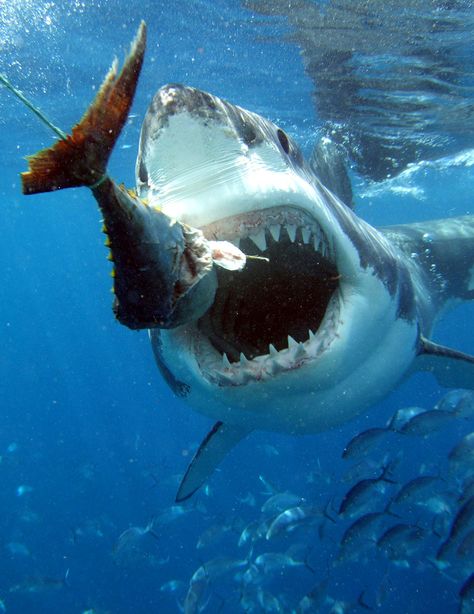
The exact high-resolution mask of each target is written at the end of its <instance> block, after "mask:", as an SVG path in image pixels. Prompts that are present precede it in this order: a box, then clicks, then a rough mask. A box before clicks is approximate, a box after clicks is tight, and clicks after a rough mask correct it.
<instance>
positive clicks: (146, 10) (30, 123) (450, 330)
mask: <svg viewBox="0 0 474 614" xmlns="http://www.w3.org/2000/svg"><path fill="white" fill-rule="evenodd" d="M380 4H381V3H379V2H375V1H374V2H365V1H364V2H358V1H357V2H352V3H349V2H344V1H343V0H339V1H338V2H331V0H328V1H325V2H322V1H321V2H311V1H309V0H298V1H296V2H289V1H285V2H283V1H280V0H276V1H275V2H259V1H252V2H250V1H245V2H238V1H237V0H235V1H233V0H213V1H211V0H206V1H205V0H191V1H189V0H188V1H185V0H178V1H176V2H163V1H161V0H158V1H156V2H154V1H152V0H144V1H136V2H134V1H133V0H131V1H129V2H124V1H123V0H114V1H112V0H91V1H90V2H89V1H84V2H81V1H79V0H71V1H69V2H44V1H42V0H39V1H33V0H10V1H8V2H7V1H3V0H0V73H2V74H4V75H5V76H6V77H7V78H8V80H9V81H10V82H11V83H12V84H14V85H15V86H16V87H17V88H19V89H20V90H21V91H22V92H23V93H24V94H25V95H26V96H27V97H28V99H30V100H31V101H32V102H33V103H34V104H35V105H37V106H38V107H39V108H41V110H42V111H43V112H44V113H45V114H46V115H47V116H48V117H49V118H50V119H51V121H52V122H53V123H54V124H56V125H57V126H59V127H60V128H61V129H63V130H65V131H69V130H70V128H71V126H73V125H74V124H75V123H76V122H77V121H78V119H79V118H80V117H81V115H82V114H83V112H84V111H85V110H86V108H87V106H88V105H89V103H90V102H91V100H92V99H93V97H94V95H95V93H96V92H97V89H98V88H99V86H100V84H101V82H102V79H103V77H104V75H105V74H106V72H107V70H108V68H109V67H110V65H111V63H112V61H113V58H114V57H118V58H119V60H120V62H122V60H123V58H124V57H125V55H126V53H127V52H128V50H129V45H130V41H131V40H132V39H133V37H134V35H135V32H136V30H137V27H138V25H139V23H140V21H141V20H142V19H144V20H146V22H147V26H148V35H147V36H148V42H147V51H146V55H145V61H144V66H143V71H142V74H141V77H140V81H139V84H138V89H137V94H136V97H135V100H134V104H133V108H132V110H131V114H130V116H129V120H128V122H127V124H126V126H125V129H124V131H123V133H122V135H121V137H120V140H119V142H118V145H117V146H116V147H115V149H114V152H113V155H112V158H111V161H110V164H109V167H108V168H109V172H110V175H111V176H112V177H113V178H114V179H115V180H116V181H117V182H123V183H124V184H125V185H126V186H129V187H132V186H133V185H134V182H135V159H136V156H137V149H138V140H139V133H140V127H141V122H142V119H143V117H144V115H145V112H146V109H147V107H148V104H149V103H150V101H151V99H152V97H153V95H154V94H155V92H156V90H157V89H158V88H159V87H161V86H162V85H164V84H166V83H175V82H178V83H184V84H186V85H191V86H194V87H197V88H200V89H203V90H206V91H209V92H212V93H213V94H215V95H217V96H220V97H222V98H224V99H227V100H229V101H230V102H232V103H234V104H238V105H240V106H242V107H245V108H246V109H249V110H251V111H254V112H256V113H258V114H260V115H262V116H263V117H266V118H268V119H270V120H272V121H273V122H275V123H276V124H277V125H279V126H280V127H281V128H283V129H284V130H285V131H286V132H287V133H288V134H290V135H292V136H293V137H294V139H295V140H296V141H297V142H298V143H299V145H300V146H301V148H302V150H303V151H304V153H305V154H306V155H307V156H309V155H310V154H311V152H312V148H313V147H314V145H315V143H316V142H317V141H318V140H319V139H320V138H321V137H322V136H325V135H328V134H331V135H332V136H333V137H334V138H335V140H337V141H338V142H339V143H340V144H341V146H343V147H344V148H345V151H346V152H347V160H348V164H349V166H350V173H351V179H352V187H353V193H354V204H355V211H356V213H357V215H359V216H360V217H362V218H363V219H365V220H366V221H368V222H369V223H370V224H373V225H375V226H387V225H390V224H402V223H408V222H414V221H421V220H429V219H435V218H446V217H452V216H458V215H467V214H471V215H472V214H474V209H473V202H474V201H473V194H474V78H473V74H472V57H474V55H473V54H474V49H473V47H474V44H473V41H472V31H473V25H474V4H472V3H471V2H435V1H433V2H430V3H426V2H425V3H422V2H416V1H415V0H410V1H407V2H397V3H396V2H390V1H388V2H386V3H383V10H382V9H381V7H380ZM425 4H426V5H429V6H428V8H427V9H426V14H423V10H422V8H420V7H423V6H424V5H425ZM401 5H403V6H405V8H406V11H407V15H409V16H410V19H408V18H407V19H402V15H401V12H403V11H401V9H400V6H401ZM364 11H365V13H364V15H365V17H364V20H363V21H361V20H360V15H361V12H364ZM377 11H382V13H380V14H379V13H378V12H377ZM433 15H435V16H436V19H435V18H434V17H433ZM356 17H357V19H356ZM369 17H370V19H369ZM417 19H419V23H418V22H417ZM430 19H435V21H434V22H431V21H430ZM432 23H435V25H436V28H434V27H431V26H430V27H426V24H432ZM341 24H343V26H344V27H343V30H344V34H341V31H339V30H338V25H339V26H340V25H341ZM361 24H362V25H361ZM330 30H331V31H332V32H333V34H332V35H329V34H328V32H329V31H330ZM395 32H396V33H397V35H395ZM323 33H324V34H323ZM348 41H350V44H349V43H348ZM401 41H405V42H404V43H403V45H402V43H401ZM405 43H406V45H405ZM349 48H350V49H349ZM358 49H360V53H358ZM397 53H399V54H400V55H399V56H397ZM328 58H333V59H334V64H330V63H328V61H327V59H328ZM376 61H377V62H378V64H377V65H376V63H375V62H376ZM402 65H403V66H405V67H407V66H408V68H407V71H406V73H405V72H400V70H399V69H400V66H402ZM341 66H343V67H344V70H343V71H342V72H343V78H342V77H341V74H342V72H338V67H341ZM364 67H365V68H364ZM365 69H367V70H365ZM381 75H383V78H382V77H381ZM414 75H415V76H414ZM330 77H334V81H333V80H332V79H331V78H330ZM339 77H341V79H339ZM415 77H416V78H415ZM412 78H413V81H410V79H412ZM397 80H398V81H397ZM394 83H395V85H394ZM402 83H404V84H408V85H407V87H406V88H405V90H404V88H403V87H402V85H401V84H402ZM410 87H411V89H410ZM355 90H357V92H358V94H357V96H356V95H355V93H354V92H355ZM369 90H370V91H369ZM402 90H404V96H405V97H403V96H402V95H401V91H402ZM407 90H409V94H407ZM349 92H350V96H351V97H350V100H349ZM346 96H347V97H346ZM364 96H365V98H364ZM407 96H408V97H407ZM344 101H347V104H343V102H344ZM369 102H370V104H369ZM0 111H1V112H0V145H1V149H0V157H1V172H0V195H1V203H2V204H1V208H0V237H1V241H0V347H1V351H0V410H1V411H0V612H2V611H5V612H8V613H9V614H17V613H18V614H24V613H48V614H54V613H61V614H64V613H68V614H69V613H71V614H74V613H78V614H80V613H82V614H85V613H86V612H87V613H89V614H92V613H95V614H99V613H106V612H108V613H111V614H126V613H134V614H135V613H137V614H138V613H140V614H141V613H150V612H157V613H168V612H169V613H173V612H185V613H186V614H191V613H193V612H209V613H214V612H222V613H224V614H227V613H238V612H248V613H254V612H255V613H260V612H262V613H267V612H276V613H285V614H286V613H288V614H291V613H295V614H296V613H301V614H303V613H304V612H323V613H326V612H327V613H329V612H333V613H347V612H364V611H375V612H383V613H388V614H391V613H393V614H398V613H407V614H411V613H413V614H415V613H417V614H420V613H424V612H427V613H428V612H429V613H430V614H447V613H451V612H453V613H456V612H463V613H464V614H466V613H468V612H474V576H473V574H474V393H473V392H469V391H463V390H456V391H453V390H451V391H448V390H447V389H443V388H441V387H440V386H439V385H438V384H437V383H436V381H435V379H434V378H433V377H432V376H431V375H429V374H427V373H418V374H415V375H414V376H412V377H411V378H408V379H406V380H404V381H403V382H402V383H401V384H400V385H399V387H398V388H397V389H396V390H394V391H393V392H392V394H391V395H390V396H388V397H387V398H386V399H385V400H384V401H383V402H381V403H379V404H378V405H377V406H375V407H373V408H371V409H370V410H367V411H366V412H364V413H363V415H362V416H360V417H359V418H357V419H356V420H353V421H351V422H350V423H347V424H345V425H343V426H342V427H338V428H337V429H334V430H331V431H328V432H324V433H321V434H319V435H312V436H304V437H291V436H284V435H277V434H275V433H268V432H257V433H253V434H251V435H250V436H249V437H247V438H246V439H245V440H244V441H243V442H241V443H240V444H239V446H237V447H236V448H235V450H233V451H232V453H231V454H229V456H228V457H227V458H226V459H225V460H224V461H223V462H222V464H221V465H220V466H219V468H218V469H217V471H216V472H215V473H214V474H213V475H212V476H211V478H210V479H209V480H208V482H207V484H206V485H205V486H204V487H203V488H202V489H201V490H200V491H198V492H197V493H196V494H195V495H194V496H193V497H192V498H191V499H190V500H188V501H186V502H184V503H183V504H179V505H178V504H176V503H175V496H176V491H177V488H178V486H179V483H180V481H181V478H182V476H183V474H184V472H185V471H186V468H187V466H188V464H189V462H190V460H191V458H192V456H193V454H194V452H195V451H196V449H197V448H198V446H199V443H200V442H201V440H202V439H203V437H204V436H205V434H206V433H207V432H208V431H209V429H210V428H211V426H212V424H211V422H210V421H209V420H208V419H206V418H204V417H202V416H201V415H199V414H198V413H195V412H194V411H193V410H192V409H191V408H190V407H188V406H187V405H186V403H185V401H184V400H182V399H179V398H176V397H175V396H174V395H173V393H172V391H171V390H170V389H169V388H168V387H167V385H166V384H165V382H164V381H163V379H162V377H161V375H160V373H159V371H158V369H157V368H156V365H155V364H154V360H153V354H152V350H151V346H150V343H149V339H148V335H147V333H146V332H145V331H141V332H136V331H135V332H134V331H131V330H129V329H128V328H126V327H124V326H121V325H120V324H119V323H118V322H117V321H116V320H115V318H114V314H113V312H112V309H111V306H112V301H113V295H112V293H111V285H112V279H111V277H110V272H111V266H110V262H108V261H107V250H106V249H105V247H104V235H103V234H101V216H100V213H99V212H98V209H97V206H96V203H95V201H94V199H93V198H92V196H91V194H90V192H89V190H85V189H72V190H67V191H60V192H55V193H50V194H40V195H35V196H29V197H26V196H23V195H22V193H21V182H20V178H19V174H20V173H21V172H23V171H25V170H26V168H27V162H26V160H25V157H26V156H28V155H31V154H33V153H35V152H36V151H38V150H39V149H41V148H43V147H46V146H49V145H50V144H51V143H52V142H53V140H54V137H53V136H52V134H51V133H50V131H48V129H47V128H46V127H45V126H44V125H43V124H42V123H41V122H40V121H38V119H37V118H36V117H35V116H34V115H33V114H32V113H31V111H30V110H29V109H27V108H26V107H25V106H23V105H22V104H21V103H20V102H19V101H18V100H17V99H16V98H15V97H14V96H13V95H12V93H11V92H10V91H8V90H7V89H6V88H2V87H0ZM415 116H416V123H413V117H415ZM397 122H398V123H397ZM380 152H382V153H380ZM387 152H388V153H387ZM397 154H400V156H399V157H398V158H397ZM382 159H383V160H385V162H384V163H381V162H380V161H381V160H382ZM473 319H474V306H473V305H472V304H467V305H460V306H458V307H456V309H454V310H453V311H451V312H449V313H447V314H446V315H445V316H444V317H443V319H442V321H441V322H440V323H439V324H438V326H437V328H436V330H435V334H434V336H433V340H434V341H436V342H438V343H442V344H444V345H449V347H453V348H455V349H457V350H461V351H463V352H466V353H470V354H473V353H474V330H473V326H472V322H473ZM288 411H291V406H289V407H288ZM470 435H472V437H470Z"/></svg>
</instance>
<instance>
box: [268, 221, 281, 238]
mask: <svg viewBox="0 0 474 614" xmlns="http://www.w3.org/2000/svg"><path fill="white" fill-rule="evenodd" d="M268 230H269V231H270V234H271V235H272V237H273V240H274V241H279V240H280V231H281V226H280V224H270V226H269V227H268Z"/></svg>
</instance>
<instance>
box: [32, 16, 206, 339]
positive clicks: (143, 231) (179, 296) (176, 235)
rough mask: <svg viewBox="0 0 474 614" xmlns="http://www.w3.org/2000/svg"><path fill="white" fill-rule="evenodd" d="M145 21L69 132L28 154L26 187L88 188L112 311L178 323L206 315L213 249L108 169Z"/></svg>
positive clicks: (129, 322)
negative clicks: (98, 218) (110, 281)
mask: <svg viewBox="0 0 474 614" xmlns="http://www.w3.org/2000/svg"><path fill="white" fill-rule="evenodd" d="M145 43H146V28H145V24H144V22H142V23H141V25H140V28H139V30H138V33H137V36H136V38H135V41H134V42H133V44H132V48H131V51H130V53H129V55H128V57H127V58H126V60H125V64H124V66H123V68H122V70H121V72H120V73H119V74H118V75H117V67H116V64H114V65H113V67H112V69H111V70H110V72H109V74H108V75H107V77H106V78H105V81H104V82H103V84H102V86H101V88H100V90H99V92H98V94H97V96H96V98H95V100H94V101H93V103H92V104H91V106H90V107H89V109H88V110H87V112H86V114H85V115H84V117H83V118H82V119H81V121H80V123H79V124H77V125H76V126H75V127H74V128H73V130H72V134H71V135H66V136H65V138H62V139H61V140H59V141H57V142H56V143H55V145H53V146H52V147H49V148H47V149H44V150H42V151H40V152H38V153H37V154H35V155H34V156H30V157H29V158H28V160H29V170H28V171H27V172H25V173H22V184H23V192H24V193H25V194H36V193H38V192H48V191H52V190H61V189H64V188H72V187H80V186H87V187H89V188H90V189H91V190H92V193H93V195H94V197H95V199H96V200H97V203H98V204H99V207H100V210H101V212H102V215H103V217H104V228H103V230H104V232H105V233H106V234H107V235H108V238H107V241H106V245H107V246H108V247H110V250H111V257H110V259H111V260H112V261H113V262H114V271H113V278H114V293H115V304H114V312H115V315H116V317H117V319H118V320H119V322H120V323H121V324H124V325H125V326H128V327H129V328H132V329H142V328H155V327H159V328H172V327H176V326H179V325H180V324H182V323H183V322H185V321H187V320H188V319H189V318H192V319H195V318H196V317H200V316H201V315H203V314H204V312H205V311H206V310H207V309H208V308H209V306H210V305H211V303H212V301H213V300H214V293H215V289H216V287H217V278H216V275H215V271H214V270H213V259H212V248H211V246H210V244H209V243H208V242H207V241H205V240H204V237H203V235H202V233H201V231H199V230H197V229H193V228H190V227H189V226H186V225H185V224H181V223H179V222H175V221H174V220H172V219H171V218H170V217H169V216H167V215H165V214H164V213H162V212H161V211H160V209H159V208H158V207H156V206H154V207H150V206H148V204H147V202H146V200H143V199H140V198H138V196H137V195H136V194H135V193H133V192H132V191H128V190H126V189H125V188H124V187H123V186H118V185H117V184H116V183H115V182H114V181H112V180H111V179H110V178H109V176H108V175H107V171H106V166H107V162H108V159H109V157H110V154H111V153H112V149H113V147H114V145H115V143H116V141H117V139H118V137H119V135H120V132H121V130H122V128H123V126H124V124H125V122H126V120H127V116H128V112H129V110H130V107H131V105H132V101H133V97H134V95H135V90H136V86H137V82H138V77H139V74H140V71H141V67H142V64H143V57H144V53H145Z"/></svg>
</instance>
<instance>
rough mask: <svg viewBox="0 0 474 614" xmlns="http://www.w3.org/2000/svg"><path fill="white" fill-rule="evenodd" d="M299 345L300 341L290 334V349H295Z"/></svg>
mask: <svg viewBox="0 0 474 614" xmlns="http://www.w3.org/2000/svg"><path fill="white" fill-rule="evenodd" d="M297 347H298V342H297V341H295V340H294V339H293V337H292V336H291V335H288V349H289V350H294V349H296V348H297Z"/></svg>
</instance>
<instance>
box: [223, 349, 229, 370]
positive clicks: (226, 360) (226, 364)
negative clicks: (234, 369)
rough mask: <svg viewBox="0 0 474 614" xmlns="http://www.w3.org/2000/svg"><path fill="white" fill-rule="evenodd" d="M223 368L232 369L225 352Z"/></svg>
mask: <svg viewBox="0 0 474 614" xmlns="http://www.w3.org/2000/svg"><path fill="white" fill-rule="evenodd" d="M222 366H223V367H224V369H230V368H231V364H230V360H229V359H228V358H227V354H226V353H225V352H224V354H222Z"/></svg>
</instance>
